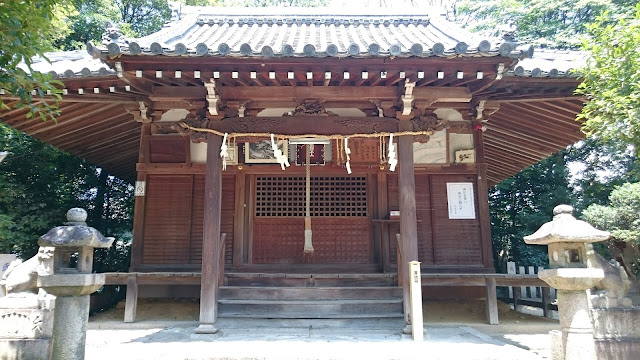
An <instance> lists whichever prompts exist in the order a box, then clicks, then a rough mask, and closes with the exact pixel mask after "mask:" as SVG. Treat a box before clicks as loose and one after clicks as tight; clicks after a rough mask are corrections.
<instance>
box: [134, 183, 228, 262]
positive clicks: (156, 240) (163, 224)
mask: <svg viewBox="0 0 640 360" xmlns="http://www.w3.org/2000/svg"><path fill="white" fill-rule="evenodd" d="M234 189H235V176H234V175H226V176H223V177H222V219H221V220H222V227H221V230H222V232H226V233H227V238H226V240H225V243H226V246H225V263H226V264H231V261H232V257H233V227H234V204H235V203H234V201H235V191H234ZM203 219H204V175H202V174H198V175H149V176H148V178H147V194H146V203H145V220H144V241H143V244H144V245H143V250H142V252H143V258H142V264H143V265H163V264H167V265H169V264H171V265H172V266H173V267H175V265H187V264H201V263H202V235H203V234H202V226H203Z"/></svg>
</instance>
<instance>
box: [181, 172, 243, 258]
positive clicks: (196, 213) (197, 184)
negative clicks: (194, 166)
mask: <svg viewBox="0 0 640 360" xmlns="http://www.w3.org/2000/svg"><path fill="white" fill-rule="evenodd" d="M193 184H194V187H193V206H192V210H191V212H192V220H191V241H190V243H189V263H191V264H201V263H202V225H203V219H204V175H200V174H199V175H194V181H193ZM234 207H235V176H234V175H223V176H222V218H221V232H223V233H226V234H227V237H226V239H225V256H224V258H225V264H231V263H232V260H233V237H234V234H233V227H234Z"/></svg>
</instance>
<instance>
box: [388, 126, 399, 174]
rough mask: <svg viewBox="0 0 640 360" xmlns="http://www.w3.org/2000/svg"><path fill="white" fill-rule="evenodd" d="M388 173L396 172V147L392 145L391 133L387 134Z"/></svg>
mask: <svg viewBox="0 0 640 360" xmlns="http://www.w3.org/2000/svg"><path fill="white" fill-rule="evenodd" d="M388 157H389V171H396V165H398V159H397V158H396V147H395V145H394V144H393V133H391V134H389V155H388Z"/></svg>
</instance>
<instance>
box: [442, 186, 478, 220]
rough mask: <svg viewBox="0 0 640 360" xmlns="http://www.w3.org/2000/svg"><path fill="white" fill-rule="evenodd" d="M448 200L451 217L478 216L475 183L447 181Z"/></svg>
mask: <svg viewBox="0 0 640 360" xmlns="http://www.w3.org/2000/svg"><path fill="white" fill-rule="evenodd" d="M447 201H448V203H449V219H475V218H476V209H475V203H474V200H473V183H470V182H459V183H447Z"/></svg>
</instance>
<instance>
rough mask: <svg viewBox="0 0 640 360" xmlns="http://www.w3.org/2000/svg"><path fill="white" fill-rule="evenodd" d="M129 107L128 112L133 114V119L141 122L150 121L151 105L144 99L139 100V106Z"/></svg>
mask: <svg viewBox="0 0 640 360" xmlns="http://www.w3.org/2000/svg"><path fill="white" fill-rule="evenodd" d="M134 109H135V108H133V109H132V108H127V112H128V113H129V114H131V115H133V120H135V121H137V122H139V123H150V122H151V117H150V116H149V106H148V105H147V103H145V102H144V101H138V108H137V109H135V110H134Z"/></svg>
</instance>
